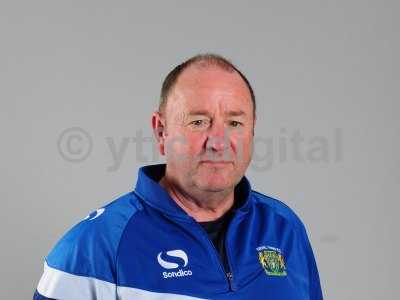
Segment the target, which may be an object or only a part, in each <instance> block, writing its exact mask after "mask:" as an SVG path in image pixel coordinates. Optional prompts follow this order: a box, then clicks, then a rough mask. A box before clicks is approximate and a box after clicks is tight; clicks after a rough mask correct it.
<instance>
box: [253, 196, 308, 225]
mask: <svg viewBox="0 0 400 300" xmlns="http://www.w3.org/2000/svg"><path fill="white" fill-rule="evenodd" d="M251 193H252V196H253V199H254V201H255V205H257V206H258V207H259V208H260V209H262V210H267V211H268V212H270V213H272V214H274V215H276V216H278V217H280V218H282V219H283V220H284V221H286V222H287V223H290V225H292V226H293V227H294V228H296V229H301V230H303V229H304V224H303V222H302V221H301V219H300V217H299V216H298V215H297V214H296V213H295V212H294V210H293V209H291V208H290V207H289V206H288V205H286V204H285V203H284V202H283V201H281V200H278V199H276V198H273V197H270V196H268V195H265V194H262V193H260V192H257V191H254V190H252V191H251Z"/></svg>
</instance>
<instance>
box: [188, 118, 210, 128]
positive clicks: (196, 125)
mask: <svg viewBox="0 0 400 300" xmlns="http://www.w3.org/2000/svg"><path fill="white" fill-rule="evenodd" d="M208 124H209V122H208V120H206V119H198V120H194V121H192V122H190V126H192V127H194V128H203V127H206V126H208Z"/></svg>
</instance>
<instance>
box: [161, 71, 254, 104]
mask: <svg viewBox="0 0 400 300" xmlns="http://www.w3.org/2000/svg"><path fill="white" fill-rule="evenodd" d="M168 102H171V104H172V105H171V106H172V107H174V109H180V110H181V109H189V108H207V107H210V108H211V107H213V106H214V105H219V106H223V107H225V108H226V109H227V108H228V107H230V108H234V107H237V108H241V109H242V110H251V109H252V102H251V95H250V91H249V88H248V87H247V85H246V83H245V82H244V80H243V79H242V78H241V77H240V75H239V74H238V73H237V72H236V71H234V70H233V71H228V70H224V69H222V68H221V67H218V66H206V67H204V66H202V67H199V66H189V67H188V68H187V69H185V70H184V71H183V72H182V74H180V76H179V77H178V80H177V82H176V84H175V86H174V88H173V90H172V92H171V97H170V99H169V100H168ZM174 104H175V105H174Z"/></svg>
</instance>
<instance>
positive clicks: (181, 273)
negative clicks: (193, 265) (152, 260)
mask: <svg viewBox="0 0 400 300" xmlns="http://www.w3.org/2000/svg"><path fill="white" fill-rule="evenodd" d="M162 254H163V253H162V252H160V253H158V255H157V261H158V263H159V264H160V266H161V267H163V268H164V269H169V270H170V269H178V268H184V267H186V266H187V264H188V261H189V260H188V257H187V255H186V253H185V252H184V251H183V250H170V251H167V252H166V253H165V254H166V255H168V256H170V257H175V258H179V259H180V260H181V261H182V262H181V263H179V264H178V263H176V262H171V261H167V260H164V259H163V258H162V257H161V256H162ZM166 259H167V258H166ZM162 274H163V277H164V278H174V277H185V276H191V275H192V271H190V270H182V269H179V270H177V271H171V272H163V273H162Z"/></svg>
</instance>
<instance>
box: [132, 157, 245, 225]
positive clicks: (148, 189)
mask: <svg viewBox="0 0 400 300" xmlns="http://www.w3.org/2000/svg"><path fill="white" fill-rule="evenodd" d="M165 169H166V165H165V164H158V165H148V166H143V167H141V168H140V169H139V171H138V178H137V182H136V187H135V193H136V194H138V196H139V197H140V198H142V199H143V200H144V201H145V202H146V203H147V204H149V205H150V206H152V207H154V208H156V209H158V210H161V211H162V212H163V213H166V214H168V215H171V216H175V217H180V218H186V219H187V218H191V217H190V216H189V215H188V214H187V213H186V212H185V211H184V210H183V209H182V208H180V207H179V206H178V205H177V204H176V203H175V201H174V200H173V199H172V198H171V197H170V195H169V194H168V192H167V191H166V190H165V189H164V188H163V187H162V186H161V185H160V184H159V183H158V181H159V180H160V179H161V178H162V177H163V176H164V174H165ZM250 196H251V186H250V182H249V181H248V179H247V178H246V177H245V176H243V177H242V179H241V180H240V182H239V183H238V184H237V185H236V187H235V203H234V208H233V209H234V210H235V211H238V212H243V213H244V212H247V211H248V208H249V205H250V203H249V202H250V200H251V199H250V198H251V197H250Z"/></svg>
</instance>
